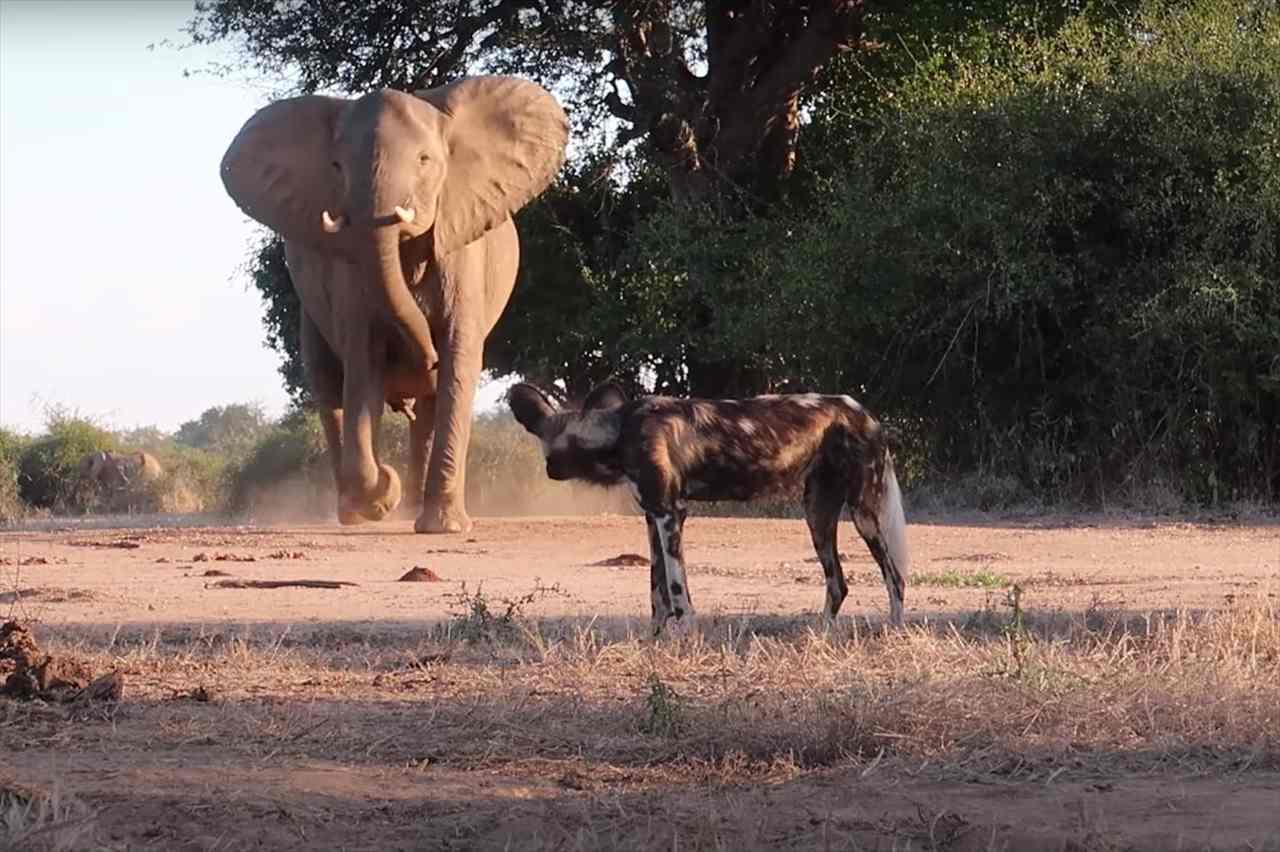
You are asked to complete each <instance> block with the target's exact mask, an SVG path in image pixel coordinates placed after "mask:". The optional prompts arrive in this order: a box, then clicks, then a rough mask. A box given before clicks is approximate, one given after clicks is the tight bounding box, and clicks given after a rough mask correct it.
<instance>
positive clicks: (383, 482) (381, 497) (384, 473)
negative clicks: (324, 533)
mask: <svg viewBox="0 0 1280 852" xmlns="http://www.w3.org/2000/svg"><path fill="white" fill-rule="evenodd" d="M399 505H400V475H399V474H397V473H396V472H395V471H394V470H392V469H391V468H390V467H389V466H387V465H385V464H380V465H378V484H377V486H376V487H375V488H374V490H373V493H372V494H368V495H348V494H344V495H342V496H341V497H340V498H339V499H338V522H339V523H341V524H346V525H352V524H361V523H364V522H365V521H380V520H382V519H383V518H385V517H386V516H387V515H389V514H391V513H392V512H394V511H395V508H396V507H397V506H399Z"/></svg>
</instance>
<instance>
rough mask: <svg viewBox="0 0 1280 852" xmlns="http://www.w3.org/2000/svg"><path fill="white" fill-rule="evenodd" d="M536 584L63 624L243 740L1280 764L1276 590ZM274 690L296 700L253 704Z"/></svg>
mask: <svg viewBox="0 0 1280 852" xmlns="http://www.w3.org/2000/svg"><path fill="white" fill-rule="evenodd" d="M533 600H534V598H533V597H530V598H529V599H526V600H523V602H522V601H515V602H505V605H504V602H493V601H486V600H485V599H484V597H483V595H482V594H478V595H472V596H470V597H469V598H468V599H467V600H464V601H462V602H461V603H462V604H463V606H462V607H461V609H460V610H459V613H458V616H457V617H456V618H454V619H453V620H452V621H450V622H448V623H445V624H441V625H438V626H436V627H435V628H433V629H431V630H430V631H428V633H427V635H426V636H425V637H421V636H420V637H414V636H411V635H409V634H406V633H400V632H391V631H388V630H376V629H366V630H359V629H352V628H345V629H329V630H321V631H316V632H313V633H311V634H309V635H299V634H296V633H294V632H292V631H289V630H282V631H279V632H272V631H270V630H268V629H259V630H258V631H252V630H247V631H246V632H241V633H235V632H231V633H224V632H214V633H205V634H197V635H194V636H193V635H191V634H190V633H189V632H187V633H183V632H174V633H168V634H165V633H159V632H157V633H153V634H151V635H150V636H148V637H145V638H144V637H141V636H135V637H123V636H116V637H114V639H113V641H112V642H111V644H110V645H109V646H105V647H104V646H102V645H95V644H93V643H83V642H76V643H74V645H73V646H70V647H69V646H67V644H66V642H65V640H64V641H63V642H62V643H59V642H57V641H54V642H53V643H51V647H52V648H53V649H54V650H55V652H61V653H65V654H74V655H78V656H79V657H81V658H83V659H84V660H85V662H86V663H87V664H88V665H90V666H92V667H96V668H106V667H115V668H120V669H121V670H122V671H124V672H125V673H126V674H128V675H129V677H130V685H131V689H134V690H135V697H142V698H144V699H149V700H153V701H154V700H160V699H166V698H172V697H174V696H181V695H184V694H188V693H189V692H190V691H191V690H192V689H193V688H195V687H200V688H202V689H204V690H207V692H208V694H211V695H216V696H218V697H219V698H220V701H221V702H222V703H221V706H222V707H224V708H226V712H224V713H221V714H219V713H211V714H209V715H208V716H207V717H204V718H202V719H201V721H200V723H199V724H200V725H201V726H204V727H207V728H208V729H209V730H211V731H212V730H217V729H221V728H224V727H225V726H226V725H228V724H232V725H235V726H241V727H240V728H238V735H237V736H236V737H234V738H233V739H234V740H235V741H236V742H237V743H238V744H239V746H238V747H241V748H248V749H258V748H265V747H266V745H265V743H266V742H267V741H270V742H271V743H272V745H271V746H270V747H271V748H273V749H277V750H284V751H288V750H290V749H308V750H313V751H314V749H317V748H319V749H321V750H322V751H323V752H324V753H326V754H328V755H329V756H331V757H333V758H335V759H343V760H350V759H355V758H356V757H360V759H362V760H366V759H367V760H372V761H379V762H385V763H391V764H395V763H396V762H401V761H405V760H415V759H421V758H422V757H423V756H431V759H433V760H442V761H445V762H447V763H448V764H450V765H453V766H457V767H464V768H467V769H477V768H482V767H483V768H490V769H492V768H501V767H506V766H511V765H514V764H521V763H526V762H529V761H534V762H538V761H549V760H550V761H561V760H564V761H571V762H573V763H575V764H579V765H580V766H579V771H587V772H593V771H599V772H602V773H604V774H605V775H608V774H609V773H610V772H613V771H615V770H616V768H617V767H627V768H628V771H629V772H631V773H632V777H633V779H634V780H635V781H637V782H639V783H665V782H668V781H671V780H673V779H675V778H683V779H686V780H693V779H695V778H696V779H706V780H716V781H730V780H734V779H737V780H747V779H759V778H763V777H772V776H776V775H777V774H779V773H782V774H789V773H795V772H799V771H802V770H804V769H806V768H811V767H821V766H832V765H840V764H848V765H853V766H864V765H865V766H870V765H872V764H874V765H876V766H877V767H881V768H884V767H888V766H890V765H893V764H896V765H898V766H899V767H928V771H929V772H930V773H933V774H938V773H942V774H959V775H965V776H978V775H983V774H997V775H1001V776H1004V777H1007V778H1019V779H1025V780H1043V779H1047V778H1049V777H1057V776H1058V775H1060V774H1061V773H1064V772H1069V773H1075V772H1084V771H1090V772H1102V773H1108V772H1117V771H1131V770H1142V771H1154V770H1161V769H1178V770H1180V771H1196V772H1208V771H1225V770H1242V769H1246V768H1250V767H1256V768H1272V769H1275V768H1280V620H1278V619H1277V612H1276V610H1275V608H1274V606H1273V605H1272V604H1271V603H1269V602H1267V601H1266V600H1261V601H1257V602H1255V603H1252V604H1247V605H1246V604H1241V605H1238V606H1235V607H1233V608H1231V609H1228V610H1224V611H1220V612H1213V613H1201V614H1197V613H1190V612H1185V611H1184V612H1169V613H1152V614H1150V615H1146V616H1143V617H1132V616H1123V615H1120V614H1107V613H1105V612H1102V611H1099V610H1090V611H1089V612H1086V613H1081V614H1068V613H1034V612H1031V613H1028V612H1026V611H1025V610H1024V609H1022V607H1025V601H1023V602H1020V603H1019V606H1018V608H1016V609H1014V608H1011V607H1010V606H1008V605H1007V604H1005V605H996V604H994V603H993V605H992V606H991V607H990V608H988V609H986V610H983V611H981V612H978V613H975V614H973V615H972V616H969V617H968V618H965V619H957V620H955V621H948V622H940V623H927V624H917V625H915V626H912V627H910V628H908V629H907V630H905V631H903V632H901V633H886V632H883V631H882V630H880V629H878V628H876V627H873V626H872V625H869V624H866V623H845V624H843V625H842V626H841V627H840V628H838V629H836V630H834V631H830V632H824V631H821V630H819V629H817V627H816V626H813V625H810V624H808V623H801V622H796V621H787V620H781V619H775V620H769V619H763V618H753V619H722V620H720V619H711V620H707V621H705V622H704V624H703V625H702V629H701V630H699V631H697V632H695V633H694V634H693V635H691V636H688V637H684V638H681V639H674V640H662V641H659V642H651V641H648V640H647V639H645V638H642V637H643V635H644V632H643V626H642V625H641V624H640V623H639V622H637V623H635V624H627V623H618V624H610V625H607V626H602V625H600V624H592V623H590V622H587V623H583V622H580V621H565V620H536V619H531V618H528V617H526V616H524V614H523V612H522V609H523V607H524V606H525V605H529V604H532V602H533ZM512 603H514V604H515V607H514V611H513V609H512V607H511V606H510V604H512ZM60 645H61V646H62V647H61V648H60V647H59V646H60ZM136 690H141V692H142V695H141V696H138V695H137V692H136ZM265 694H270V695H274V696H277V697H278V698H279V699H280V700H279V702H273V703H270V704H265V705H259V704H255V703H253V700H254V699H255V698H256V697H260V696H262V695H265ZM655 696H659V697H660V700H655ZM300 701H305V705H306V710H305V715H306V718H307V719H308V720H313V722H309V723H308V724H312V723H314V722H320V721H321V720H326V721H325V722H324V724H319V725H317V726H316V730H315V731H313V732H310V733H308V732H307V731H305V730H304V731H299V730H297V727H296V725H297V724H299V720H298V719H296V718H294V717H293V716H292V714H294V713H296V712H300V711H299V710H298V705H297V704H296V703H291V702H300ZM246 702H249V703H246ZM404 705H411V706H412V707H413V709H414V713H413V719H412V721H410V720H406V719H405V718H404V717H403V712H402V710H403V706H404ZM658 705H661V707H662V708H665V709H658V710H655V709H654V708H655V706H658ZM232 708H235V709H234V710H233V709H232ZM154 709H156V710H157V712H158V711H159V708H158V707H157V708H154ZM162 715H163V714H162ZM660 716H662V717H663V718H659V717H660ZM423 717H426V718H429V719H430V720H431V724H430V725H429V726H426V730H423V729H422V725H421V720H422V718H423ZM410 724H411V725H412V728H413V735H412V737H408V736H405V737H401V736H397V735H396V734H395V731H396V728H397V726H401V725H410ZM338 731H340V732H341V735H340V736H339V735H337V732H338ZM654 732H659V733H660V735H655V733H654ZM281 733H288V734H289V735H290V736H289V737H288V738H287V739H286V741H285V743H284V744H282V743H281V742H280V741H279V734H281ZM406 733H407V731H406ZM6 739H7V737H6V736H5V731H4V730H3V726H0V744H3V743H4V742H5V740H6ZM407 741H408V742H407Z"/></svg>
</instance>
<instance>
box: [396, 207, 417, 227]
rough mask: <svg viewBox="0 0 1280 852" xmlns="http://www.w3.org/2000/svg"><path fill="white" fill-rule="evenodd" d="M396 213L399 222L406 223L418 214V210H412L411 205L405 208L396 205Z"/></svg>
mask: <svg viewBox="0 0 1280 852" xmlns="http://www.w3.org/2000/svg"><path fill="white" fill-rule="evenodd" d="M396 215H397V216H399V217H400V221H401V222H404V223H405V224H406V225H407V224H409V223H410V222H412V221H413V220H414V218H415V217H416V216H417V215H418V211H416V210H414V209H413V208H412V207H410V208H408V209H407V210H406V209H405V208H403V207H397V208H396Z"/></svg>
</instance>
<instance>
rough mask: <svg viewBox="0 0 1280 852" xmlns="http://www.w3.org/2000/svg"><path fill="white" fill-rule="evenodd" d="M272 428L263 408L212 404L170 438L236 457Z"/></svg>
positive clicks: (197, 447) (189, 445)
mask: <svg viewBox="0 0 1280 852" xmlns="http://www.w3.org/2000/svg"><path fill="white" fill-rule="evenodd" d="M270 428H271V424H270V423H269V422H268V421H267V417H266V415H265V414H263V412H262V406H260V405H249V404H246V403H232V404H231V405H215V406H213V407H212V408H208V409H205V411H204V413H202V414H201V415H200V417H199V418H198V419H196V420H188V421H187V422H186V423H183V424H182V425H181V426H179V427H178V431H177V432H176V433H175V434H174V436H173V439H174V441H176V442H177V443H179V444H183V445H185V446H188V447H194V448H196V449H201V450H211V451H213V452H216V453H219V454H224V455H239V454H241V453H243V452H244V451H247V450H248V449H249V447H251V446H253V444H254V443H255V442H256V441H257V440H258V439H259V438H261V437H262V436H263V435H264V434H266V432H267V431H268V430H269V429H270Z"/></svg>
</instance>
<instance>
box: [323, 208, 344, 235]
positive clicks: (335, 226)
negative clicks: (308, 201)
mask: <svg viewBox="0 0 1280 852" xmlns="http://www.w3.org/2000/svg"><path fill="white" fill-rule="evenodd" d="M345 224H347V217H346V216H339V217H338V218H337V220H335V219H334V218H333V217H332V216H330V215H329V211H328V210H324V211H322V212H321V213H320V225H321V227H323V228H324V232H325V233H326V234H336V233H338V232H339V231H341V230H342V226H343V225H345Z"/></svg>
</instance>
